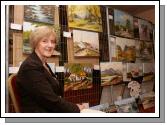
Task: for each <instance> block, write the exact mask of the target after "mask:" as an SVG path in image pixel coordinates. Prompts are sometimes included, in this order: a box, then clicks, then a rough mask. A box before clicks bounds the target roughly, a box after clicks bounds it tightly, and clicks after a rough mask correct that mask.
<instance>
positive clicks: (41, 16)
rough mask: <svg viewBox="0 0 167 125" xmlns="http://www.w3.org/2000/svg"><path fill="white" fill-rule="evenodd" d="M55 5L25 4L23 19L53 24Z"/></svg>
mask: <svg viewBox="0 0 167 125" xmlns="http://www.w3.org/2000/svg"><path fill="white" fill-rule="evenodd" d="M54 14H55V6H53V5H25V6H24V20H26V21H33V22H41V23H49V24H54Z"/></svg>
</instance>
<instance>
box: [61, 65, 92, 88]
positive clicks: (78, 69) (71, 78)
mask: <svg viewBox="0 0 167 125" xmlns="http://www.w3.org/2000/svg"><path fill="white" fill-rule="evenodd" d="M64 67H65V73H64V75H65V77H64V91H69V90H79V89H89V88H92V87H93V84H92V70H93V65H92V64H88V63H83V64H80V63H71V64H70V63H69V64H65V66H64Z"/></svg>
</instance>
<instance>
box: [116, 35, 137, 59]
mask: <svg viewBox="0 0 167 125" xmlns="http://www.w3.org/2000/svg"><path fill="white" fill-rule="evenodd" d="M115 49H116V61H120V62H135V60H136V49H135V41H134V40H133V39H126V38H120V37H117V38H116V46H115Z"/></svg>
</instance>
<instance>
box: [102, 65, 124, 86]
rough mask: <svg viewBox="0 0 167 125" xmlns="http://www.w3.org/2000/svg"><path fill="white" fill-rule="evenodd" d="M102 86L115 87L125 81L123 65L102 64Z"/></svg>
mask: <svg viewBox="0 0 167 125" xmlns="http://www.w3.org/2000/svg"><path fill="white" fill-rule="evenodd" d="M100 69H101V85H102V86H107V85H115V84H119V83H121V82H122V81H123V65H122V63H121V62H105V63H100Z"/></svg>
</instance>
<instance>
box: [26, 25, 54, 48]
mask: <svg viewBox="0 0 167 125" xmlns="http://www.w3.org/2000/svg"><path fill="white" fill-rule="evenodd" d="M50 35H53V36H54V37H55V41H56V32H55V31H54V28H52V27H49V26H40V27H37V28H36V29H35V30H33V31H32V32H31V34H30V37H29V42H30V45H31V48H32V49H33V50H35V48H36V46H37V45H38V42H39V41H40V40H41V39H42V38H44V37H48V36H50Z"/></svg>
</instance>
